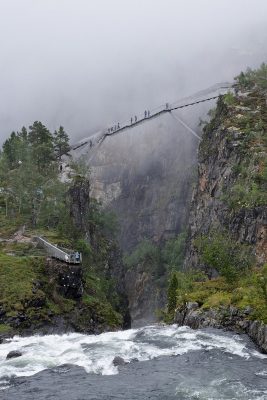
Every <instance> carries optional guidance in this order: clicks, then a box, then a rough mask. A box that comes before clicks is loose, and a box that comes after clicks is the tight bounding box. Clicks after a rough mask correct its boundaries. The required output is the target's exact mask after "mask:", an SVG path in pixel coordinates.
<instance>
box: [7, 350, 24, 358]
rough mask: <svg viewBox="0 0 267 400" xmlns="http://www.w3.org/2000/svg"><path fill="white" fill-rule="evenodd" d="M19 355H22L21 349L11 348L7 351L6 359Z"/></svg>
mask: <svg viewBox="0 0 267 400" xmlns="http://www.w3.org/2000/svg"><path fill="white" fill-rule="evenodd" d="M21 356H22V352H21V351H19V350H13V351H10V352H9V353H8V355H7V356H6V359H7V360H9V359H10V358H17V357H21Z"/></svg>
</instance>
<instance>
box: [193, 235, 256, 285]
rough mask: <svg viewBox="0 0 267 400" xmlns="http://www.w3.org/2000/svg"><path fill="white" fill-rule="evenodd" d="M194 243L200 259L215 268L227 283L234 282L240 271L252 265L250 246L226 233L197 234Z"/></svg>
mask: <svg viewBox="0 0 267 400" xmlns="http://www.w3.org/2000/svg"><path fill="white" fill-rule="evenodd" d="M195 245H196V247H197V249H198V251H199V253H200V257H201V261H202V262H203V263H204V264H206V265H207V266H208V267H209V268H211V269H212V268H214V269H216V270H217V271H218V272H219V273H220V275H222V276H223V277H225V279H226V280H227V282H229V283H231V282H232V283H234V282H235V281H236V279H237V277H238V275H239V274H240V272H242V271H243V272H244V271H246V270H247V269H248V268H250V267H251V266H252V263H253V257H252V254H251V250H250V248H249V247H248V246H246V245H241V244H240V243H238V242H237V241H235V240H233V238H232V237H230V235H228V234H227V233H220V232H216V231H213V232H210V234H209V235H208V236H205V235H203V236H199V237H198V238H197V239H196V240H195Z"/></svg>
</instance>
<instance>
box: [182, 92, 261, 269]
mask: <svg viewBox="0 0 267 400" xmlns="http://www.w3.org/2000/svg"><path fill="white" fill-rule="evenodd" d="M227 100H228V101H227ZM229 103H230V104H229ZM266 110H267V107H266V92H264V91H262V90H260V89H258V88H254V90H250V91H246V92H244V91H239V92H238V93H236V95H235V96H234V95H228V98H227V97H224V98H222V99H220V100H219V102H218V106H217V108H216V111H215V112H214V116H213V118H212V120H211V122H210V123H209V124H208V125H207V126H206V127H205V129H204V133H203V138H202V142H201V144H200V148H199V158H198V182H197V185H196V188H195V190H194V193H193V198H192V205H191V213H190V221H189V228H190V232H189V243H188V249H187V255H186V266H187V268H190V267H194V268H198V267H199V266H200V265H201V261H200V259H199V255H198V252H197V249H196V247H195V239H196V238H197V237H198V236H199V235H202V234H205V235H206V234H210V232H212V231H214V230H215V231H222V230H226V231H228V232H229V233H230V234H231V235H232V236H233V238H234V240H237V241H239V242H241V243H246V244H248V245H251V246H252V248H253V251H254V253H255V255H256V259H257V262H258V264H263V263H264V262H266V260H267V209H266V195H265V194H264V192H265V193H266V181H265V179H266V177H265V175H264V174H266V155H267V148H266V127H267V112H266Z"/></svg>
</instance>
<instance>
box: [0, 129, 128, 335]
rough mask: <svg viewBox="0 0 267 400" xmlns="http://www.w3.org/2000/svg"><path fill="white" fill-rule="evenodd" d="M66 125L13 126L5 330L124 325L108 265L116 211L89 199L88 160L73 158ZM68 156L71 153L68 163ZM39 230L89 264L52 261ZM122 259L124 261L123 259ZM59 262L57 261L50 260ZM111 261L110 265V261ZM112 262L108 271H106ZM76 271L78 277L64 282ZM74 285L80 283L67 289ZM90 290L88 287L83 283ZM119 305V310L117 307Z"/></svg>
mask: <svg viewBox="0 0 267 400" xmlns="http://www.w3.org/2000/svg"><path fill="white" fill-rule="evenodd" d="M69 150H70V146H69V138H68V135H67V133H66V132H65V131H64V128H63V127H60V128H59V129H58V130H57V131H55V133H54V134H51V133H50V132H49V130H48V129H47V128H46V127H45V126H44V125H43V124H42V123H41V122H38V121H36V122H34V124H33V125H32V126H30V127H29V129H28V130H27V129H26V128H22V130H21V131H20V132H17V133H15V132H12V134H11V136H10V137H9V138H8V139H7V140H6V142H5V143H4V144H3V148H2V152H1V153H0V182H1V183H0V226H1V229H0V239H1V243H0V332H2V333H8V332H10V333H12V332H23V331H25V330H26V331H27V330H28V331H31V330H32V331H34V330H35V329H44V330H45V327H46V326H53V325H54V326H55V327H56V324H57V321H58V318H61V319H62V320H63V321H64V324H63V325H64V326H65V328H66V329H76V330H80V331H87V332H97V331H101V330H103V329H112V328H115V327H118V326H121V325H122V324H123V317H122V315H121V314H120V313H119V312H117V311H125V310H122V307H120V304H119V303H120V298H119V294H118V293H117V290H116V288H115V286H116V283H115V282H114V280H112V279H111V277H110V276H109V275H108V273H107V271H106V269H107V266H109V268H111V269H112V268H113V267H114V266H113V265H111V264H112V263H113V264H114V263H115V261H114V260H113V259H112V254H113V253H114V247H116V245H115V244H114V243H113V241H112V240H110V239H109V238H108V236H107V234H108V233H109V231H110V229H113V228H114V226H115V223H114V220H113V216H111V215H109V214H107V213H104V212H102V211H101V210H100V207H99V204H98V203H97V202H96V201H94V200H92V199H90V198H89V181H88V178H87V177H86V175H85V174H86V173H88V171H86V170H85V169H84V167H83V166H80V165H77V164H76V165H75V164H74V163H71V168H70V167H69V168H68V169H67V171H69V174H68V176H65V177H64V176H63V175H64V174H66V172H65V171H64V168H66V164H67V163H68V161H69V164H70V162H71V160H70V158H69V156H68V152H69ZM63 156H65V158H64V161H63ZM34 236H45V237H46V238H47V239H48V240H49V241H50V242H52V243H54V244H57V245H59V246H63V247H67V248H69V249H75V250H78V251H81V252H82V253H83V266H82V270H79V269H75V268H74V269H73V268H71V267H67V266H66V265H64V263H60V262H57V261H52V262H48V261H47V260H46V257H45V253H44V252H43V251H42V249H39V248H38V247H36V243H34V240H33V237H34ZM118 262H119V261H118ZM51 263H52V264H51ZM104 266H105V267H104ZM105 268H106V269H105ZM70 274H72V275H73V276H74V277H75V278H74V279H73V280H72V282H71V283H69V285H67V284H64V283H63V281H64V280H65V282H66V281H67V280H68V279H69V276H70ZM67 286H73V287H72V288H70V290H67ZM81 288H83V289H81ZM116 310H117V311H116Z"/></svg>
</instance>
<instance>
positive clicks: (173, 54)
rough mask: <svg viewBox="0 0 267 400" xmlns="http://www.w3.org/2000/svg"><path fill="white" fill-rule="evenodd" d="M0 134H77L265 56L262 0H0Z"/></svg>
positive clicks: (266, 15)
mask: <svg viewBox="0 0 267 400" xmlns="http://www.w3.org/2000/svg"><path fill="white" fill-rule="evenodd" d="M0 52H1V53H0V96H1V100H0V142H1V141H3V140H4V139H5V138H6V137H7V136H8V135H9V134H10V132H11V131H12V130H19V129H20V128H21V126H23V125H25V126H28V125H30V124H31V123H32V122H33V121H35V120H41V121H42V122H43V123H44V124H45V125H47V126H48V127H49V129H50V130H51V131H53V130H54V129H55V128H57V127H58V126H59V125H60V124H61V125H63V126H64V127H65V128H66V130H67V132H68V133H69V134H70V136H71V138H72V139H73V140H75V139H76V138H81V137H83V136H87V135H88V134H90V133H92V132H94V131H95V130H97V129H99V128H103V127H105V126H108V125H109V124H112V123H113V122H114V123H115V122H119V121H121V120H123V119H125V118H128V117H129V116H131V115H133V114H137V113H139V112H141V111H142V110H144V108H150V109H151V108H153V107H154V106H157V105H159V104H163V103H165V102H166V101H169V102H172V101H175V100H177V99H179V98H180V97H183V96H186V95H189V94H191V93H192V92H195V91H197V90H199V89H202V88H205V87H206V86H209V85H212V84H213V83H216V82H219V81H223V80H232V77H233V76H234V75H235V74H236V73H238V72H239V71H240V70H241V69H245V68H246V67H247V66H249V65H250V66H252V67H254V66H258V65H259V64H260V63H261V62H263V61H266V60H267V1H266V0H247V1H246V0H221V1H220V0H164V1H163V0H135V1H134V0H97V1H92V0H0Z"/></svg>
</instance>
